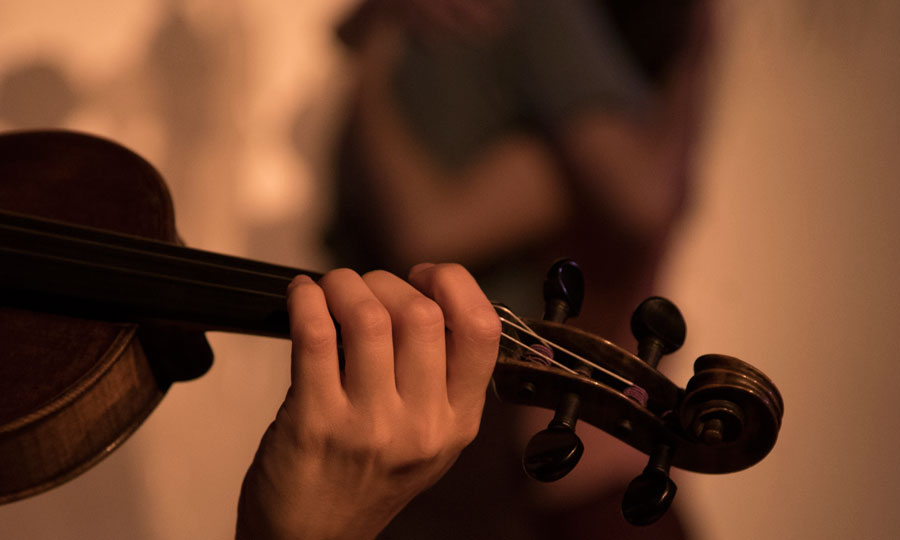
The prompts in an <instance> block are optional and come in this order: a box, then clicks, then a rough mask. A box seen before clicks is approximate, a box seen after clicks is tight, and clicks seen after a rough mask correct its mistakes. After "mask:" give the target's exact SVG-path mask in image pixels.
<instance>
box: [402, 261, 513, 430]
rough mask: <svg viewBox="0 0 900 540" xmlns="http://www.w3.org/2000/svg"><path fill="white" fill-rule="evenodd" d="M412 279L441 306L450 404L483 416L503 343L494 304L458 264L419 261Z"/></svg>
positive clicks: (411, 272) (413, 283) (411, 273)
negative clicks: (482, 411)
mask: <svg viewBox="0 0 900 540" xmlns="http://www.w3.org/2000/svg"><path fill="white" fill-rule="evenodd" d="M409 281H410V283H411V284H412V285H414V286H415V287H416V288H417V289H419V290H420V291H422V293H424V294H425V295H426V296H428V297H429V298H431V299H433V300H434V301H435V302H437V304H438V305H440V307H441V309H442V310H443V313H444V324H445V326H446V328H447V337H446V340H447V343H446V347H447V395H448V398H449V400H450V404H451V406H453V407H454V408H458V409H469V410H472V411H477V412H478V414H480V411H481V406H482V404H483V402H484V392H485V389H486V388H487V384H488V381H489V380H490V377H491V373H492V372H493V370H494V363H495V362H496V360H497V351H498V347H499V342H500V320H499V318H498V317H497V314H496V312H495V311H494V308H493V307H492V306H491V303H490V302H489V301H488V299H487V298H486V297H485V296H484V293H483V292H482V291H481V288H479V286H478V284H477V283H476V282H475V279H474V278H473V277H472V276H471V275H470V274H469V273H468V272H467V271H466V270H465V269H464V268H463V267H462V266H459V265H455V264H443V265H433V264H420V265H417V266H415V267H413V269H412V270H410V273H409Z"/></svg>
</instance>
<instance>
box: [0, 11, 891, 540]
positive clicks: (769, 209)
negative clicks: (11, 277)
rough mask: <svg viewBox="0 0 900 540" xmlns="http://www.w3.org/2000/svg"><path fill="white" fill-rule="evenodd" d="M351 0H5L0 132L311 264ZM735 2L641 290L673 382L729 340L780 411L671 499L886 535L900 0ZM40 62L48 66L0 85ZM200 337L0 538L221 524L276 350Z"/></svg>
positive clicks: (710, 531) (763, 528) (759, 523)
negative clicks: (197, 350)
mask: <svg viewBox="0 0 900 540" xmlns="http://www.w3.org/2000/svg"><path fill="white" fill-rule="evenodd" d="M350 3H352V0H346V1H342V2H338V3H333V2H332V3H326V2H321V3H311V2H291V3H289V2H275V1H273V0H266V1H259V0H256V1H253V2H249V1H247V2H212V1H208V0H193V1H184V2H174V1H173V2H168V3H166V2H155V1H151V0H141V1H130V2H113V1H110V0H81V1H79V2H66V1H62V0H2V1H0V129H6V128H11V127H17V126H20V125H23V122H34V121H41V122H43V123H53V124H56V125H65V126H68V127H72V128H77V129H83V130H87V131H91V132H95V133H100V134H104V135H107V136H109V137H111V138H113V139H115V140H118V141H120V142H123V143H125V144H126V145H128V146H130V147H132V148H133V149H135V150H137V151H138V152H139V153H141V154H143V155H144V156H146V157H147V158H149V159H150V160H151V161H152V162H154V163H155V164H157V165H158V166H159V167H160V169H161V170H162V172H163V174H164V175H165V176H166V178H167V179H168V181H169V184H170V186H171V188H172V191H173V194H174V197H175V201H176V207H177V211H178V218H179V224H180V227H181V230H182V234H183V236H184V237H185V238H186V240H187V241H188V243H190V244H191V245H195V246H199V247H204V248H207V249H214V250H220V251H226V252H231V253H236V254H241V255H247V256H252V257H258V258H263V259H268V260H273V261H277V262H283V263H288V264H294V265H299V266H307V267H313V268H326V267H327V265H328V261H327V258H326V257H325V256H324V255H323V254H322V253H320V252H319V251H318V249H317V247H316V244H315V241H316V238H317V237H318V235H319V233H320V230H321V226H322V223H323V219H324V218H325V217H326V214H327V206H328V205H327V202H328V189H327V184H323V183H321V182H319V179H321V178H324V177H326V176H327V175H325V172H326V169H325V166H324V161H323V153H322V150H323V148H324V147H325V146H326V145H327V143H328V140H329V137H330V132H329V130H328V126H329V125H332V122H331V120H332V118H333V115H334V114H336V111H337V110H338V108H337V106H338V104H339V102H340V96H341V95H342V89H343V88H345V86H346V83H347V77H346V76H345V74H344V73H343V72H342V70H341V67H342V64H341V63H340V61H339V60H340V59H339V57H338V56H337V53H336V51H335V50H334V49H333V48H332V46H331V43H330V40H329V34H328V27H329V25H330V24H331V21H333V20H334V18H335V17H336V16H337V15H338V14H339V12H340V11H341V10H342V9H343V7H344V6H346V5H348V4H350ZM743 4H745V3H738V2H728V3H725V4H723V6H722V7H723V9H722V10H721V22H722V24H721V28H720V34H721V38H722V45H723V46H722V50H721V53H720V58H719V64H720V69H719V71H718V75H717V77H716V79H715V84H714V92H713V99H712V105H713V106H712V111H711V114H710V122H709V126H708V127H709V131H708V137H707V140H706V144H705V146H704V149H703V152H702V153H701V157H702V159H701V175H700V178H699V180H698V189H697V190H696V192H695V200H694V208H693V213H692V215H691V217H690V219H689V220H688V221H687V222H686V223H685V226H684V228H683V230H682V233H681V234H680V236H679V238H678V240H677V242H676V246H675V249H673V252H672V254H671V261H670V262H671V264H670V266H669V269H668V271H667V273H666V276H665V279H664V280H663V283H662V286H661V292H663V293H664V294H666V295H668V296H670V297H672V298H674V299H676V300H677V301H678V303H679V304H680V306H681V307H682V309H683V311H684V313H685V315H686V317H687V319H688V324H689V328H690V332H689V338H688V345H687V346H686V350H685V351H684V352H683V353H679V354H677V355H676V357H675V358H671V359H669V360H668V364H667V365H666V366H665V367H664V370H666V371H667V372H668V373H669V374H670V375H671V376H672V377H673V378H675V379H676V380H677V381H679V382H681V383H683V382H685V381H686V380H687V378H688V377H689V375H690V360H691V359H692V358H694V357H696V356H697V355H699V354H702V353H704V352H723V353H729V354H733V355H736V356H739V357H742V358H744V359H745V360H747V361H749V362H751V363H753V364H755V365H757V366H758V367H760V368H761V369H763V370H764V371H765V372H766V373H768V374H769V375H771V377H772V378H773V379H774V380H775V382H776V383H777V384H778V385H779V387H780V388H781V390H782V393H783V395H784V397H785V401H786V416H785V421H784V426H783V429H782V436H781V439H780V440H779V443H778V445H777V446H776V448H775V450H774V452H773V453H772V455H771V456H770V457H769V458H767V459H766V460H765V461H764V462H763V463H762V464H760V465H758V466H757V467H754V468H752V469H750V470H748V471H745V472H742V473H738V474H735V475H729V476H722V477H700V476H696V475H686V476H683V477H682V478H683V479H682V480H681V484H680V489H679V496H680V497H681V498H682V499H683V500H686V501H689V503H690V505H689V509H690V510H691V513H692V516H693V517H694V518H696V520H697V522H698V523H699V524H700V525H699V526H700V527H701V529H702V530H703V531H705V532H706V533H707V536H706V537H707V538H711V539H735V540H741V539H746V540H750V539H756V538H777V539H781V538H821V539H835V540H837V539H845V538H867V539H889V538H895V537H897V536H898V535H900V517H897V516H898V514H897V513H896V512H894V511H893V510H894V509H893V504H892V503H893V502H894V501H896V500H898V499H900V487H898V486H900V467H898V465H897V464H896V456H897V455H900V416H898V415H897V414H896V412H895V410H894V409H896V408H897V406H898V405H900V398H898V397H897V396H898V395H900V392H898V391H897V389H895V388H894V387H893V385H894V384H895V383H897V382H900V373H898V367H897V366H898V361H897V359H896V358H895V354H894V353H895V351H897V350H898V349H900V315H898V313H897V311H898V308H897V306H898V300H900V284H898V282H897V280H896V278H895V275H897V274H898V273H900V246H898V239H897V235H898V232H900V212H898V211H897V207H898V205H900V186H898V181H897V180H898V178H897V177H898V172H897V171H898V170H900V152H898V151H897V149H896V145H897V144H898V142H900V95H898V93H900V55H898V54H897V53H896V51H897V50H900V4H896V3H894V2H890V1H888V0H885V1H875V0H867V1H863V2H855V3H852V4H851V3H850V2H845V3H842V4H841V5H830V6H819V5H818V4H819V3H818V2H813V1H807V2H795V3H791V4H785V3H781V2H774V1H770V2H767V3H764V4H762V5H755V6H753V7H748V6H745V5H743ZM833 4H834V3H833ZM39 64H40V65H45V66H52V69H51V71H55V72H56V79H52V77H50V76H48V77H49V78H48V79H47V80H48V81H50V82H48V83H45V84H44V85H43V88H44V90H43V93H41V92H38V93H35V92H30V93H28V94H27V99H25V98H23V99H22V100H20V101H12V102H10V101H8V100H9V99H12V98H14V97H15V95H14V92H12V90H10V88H13V87H14V86H15V85H14V83H15V80H16V78H15V77H14V75H15V74H16V73H19V74H20V75H21V76H22V77H26V78H27V77H29V76H30V77H32V78H33V77H34V76H35V75H34V74H35V73H39V71H36V67H35V66H37V65H39ZM47 72H48V71H47V69H45V70H44V71H43V73H47ZM53 80H56V82H55V83H54V82H53ZM10 96H12V97H10ZM10 103H12V105H10ZM66 104H67V105H66ZM213 345H214V346H215V348H216V352H217V364H216V366H215V367H214V369H213V371H212V373H210V374H209V375H208V376H206V377H204V378H203V379H202V380H200V381H196V382H193V383H190V384H188V385H182V386H179V387H176V388H175V389H173V391H172V392H171V394H170V395H169V396H168V397H167V399H166V400H165V401H164V402H163V404H162V405H161V407H160V408H159V409H158V410H157V411H156V412H155V413H154V414H153V415H152V416H151V418H150V420H149V421H148V422H147V424H146V425H145V426H144V427H143V428H142V429H141V430H140V431H139V432H138V433H137V434H136V435H135V436H134V437H133V438H132V439H131V440H130V441H129V442H128V443H127V444H125V446H124V447H123V448H122V449H121V450H120V451H118V452H117V453H115V454H114V455H113V456H112V457H111V458H109V459H108V460H106V461H105V462H104V463H102V464H101V465H100V466H98V467H96V468H95V469H94V470H92V471H90V472H89V473H87V474H85V475H84V476H82V477H80V478H78V479H77V480H75V481H73V482H71V483H69V484H67V485H66V486H63V487H62V488H59V489H57V490H54V491H52V492H49V493H47V494H45V495H41V496H39V497H35V498H33V499H30V500H26V501H23V502H19V503H15V504H11V505H7V506H4V507H0V538H9V539H18V538H23V539H51V538H73V539H80V538H84V539H88V538H134V539H181V538H184V539H188V538H227V537H229V536H230V535H231V531H232V528H233V522H234V507H235V501H236V496H237V491H238V488H239V483H240V478H241V476H242V474H243V469H244V468H245V467H246V464H247V463H248V462H249V460H250V458H251V456H252V452H253V450H254V448H255V445H256V442H257V440H258V437H259V435H260V434H261V433H262V431H263V429H264V428H265V426H266V424H267V422H268V421H269V419H270V418H271V417H272V415H273V414H274V410H275V408H276V407H277V404H278V403H279V402H280V400H281V397H282V395H283V392H284V391H285V388H286V377H287V371H286V370H287V362H286V360H287V354H288V349H287V344H286V343H283V342H278V341H274V340H263V339H253V338H244V337H237V336H221V335H220V336H214V337H213ZM588 451H590V449H588ZM0 466H2V464H0Z"/></svg>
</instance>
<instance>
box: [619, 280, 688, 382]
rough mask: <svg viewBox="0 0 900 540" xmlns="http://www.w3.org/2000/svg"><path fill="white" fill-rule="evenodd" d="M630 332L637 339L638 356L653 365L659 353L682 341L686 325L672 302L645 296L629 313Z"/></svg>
mask: <svg viewBox="0 0 900 540" xmlns="http://www.w3.org/2000/svg"><path fill="white" fill-rule="evenodd" d="M631 333H632V334H633V335H634V337H635V339H637V341H638V356H639V357H640V358H641V360H643V361H644V362H646V363H647V364H649V365H650V366H651V367H654V368H655V367H656V366H657V364H659V359H660V358H662V355H664V354H669V353H672V352H675V351H677V350H678V349H680V348H681V346H682V345H684V338H685V335H686V334H687V326H686V325H685V323H684V317H682V316H681V312H680V311H678V308H677V307H675V304H673V303H672V302H670V301H669V300H666V299H665V298H662V297H660V296H651V297H650V298H647V299H646V300H644V301H643V302H641V304H640V305H639V306H638V307H637V309H635V310H634V314H633V315H632V316H631Z"/></svg>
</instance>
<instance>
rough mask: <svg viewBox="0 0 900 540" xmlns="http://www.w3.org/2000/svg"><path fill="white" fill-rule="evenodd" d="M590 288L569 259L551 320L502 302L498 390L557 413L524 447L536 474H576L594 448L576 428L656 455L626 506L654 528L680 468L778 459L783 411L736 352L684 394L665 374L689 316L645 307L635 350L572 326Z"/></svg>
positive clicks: (555, 282)
mask: <svg viewBox="0 0 900 540" xmlns="http://www.w3.org/2000/svg"><path fill="white" fill-rule="evenodd" d="M583 291H584V281H583V278H582V276H581V272H580V270H579V269H578V265H577V264H575V263H574V262H572V261H568V260H564V261H559V262H557V263H555V264H554V265H553V267H551V269H550V271H549V272H548V274H547V278H546V279H545V283H544V299H545V302H546V308H545V314H544V316H545V318H544V320H541V321H536V320H523V319H521V318H519V317H518V316H516V315H515V314H514V313H513V312H512V311H510V310H509V309H508V308H506V307H505V306H502V305H499V304H498V305H495V307H496V309H497V312H498V314H499V316H500V319H501V321H502V322H503V339H502V340H501V347H500V357H499V359H498V362H497V366H496V368H495V370H494V378H493V387H494V390H495V391H496V393H497V394H498V396H499V397H500V399H502V400H503V401H507V402H512V403H518V404H522V405H530V406H536V407H541V408H544V409H550V410H553V411H555V415H554V417H553V420H551V422H550V424H549V425H548V427H547V429H545V430H542V431H540V432H539V433H537V434H536V435H535V436H534V437H532V439H531V440H530V441H529V443H528V445H527V446H526V448H525V452H524V456H523V466H524V469H525V471H526V473H527V474H528V475H529V476H531V477H532V478H535V479H536V480H540V481H544V482H550V481H554V480H557V479H559V478H562V477H564V476H565V475H566V474H568V473H569V472H570V471H571V470H572V469H573V468H574V467H575V465H576V464H577V462H578V460H579V458H580V457H581V455H582V453H583V451H584V446H583V444H582V442H581V440H580V438H579V437H578V436H577V435H576V434H575V425H576V423H577V422H578V420H582V421H584V422H587V423H589V424H591V425H593V426H595V427H597V428H599V429H602V430H604V431H606V432H607V433H609V434H611V435H613V436H615V437H616V438H618V439H620V440H621V441H623V442H625V443H626V444H628V445H630V446H632V447H634V448H636V449H638V450H640V451H641V452H643V453H645V454H647V455H648V456H650V459H649V462H648V464H647V466H646V467H645V468H644V470H643V472H642V473H641V474H640V475H638V477H637V478H635V479H634V480H633V481H632V482H631V483H630V484H629V486H628V488H627V490H626V492H625V496H624V498H623V501H622V513H623V515H624V516H625V518H626V519H627V520H628V521H629V522H630V523H632V524H634V525H647V524H650V523H653V522H655V521H656V520H658V519H659V518H660V517H662V516H663V515H664V514H665V512H666V510H667V509H668V508H669V506H670V505H671V503H672V500H673V499H674V496H675V492H676V490H677V487H676V486H675V483H674V482H673V481H672V480H671V478H669V469H670V468H671V467H678V468H682V469H686V470H690V471H695V472H702V473H726V472H734V471H739V470H742V469H745V468H747V467H750V466H752V465H754V464H755V463H757V462H759V461H760V460H761V459H763V458H764V457H765V456H766V455H767V454H768V453H769V451H771V449H772V447H773V446H774V445H775V441H776V439H777V436H778V431H779V429H780V427H781V418H782V416H783V411H784V404H783V402H782V399H781V395H780V394H779V392H778V389H777V388H776V387H775V385H774V384H772V382H771V381H770V380H769V379H768V378H767V377H766V376H765V375H764V374H763V373H762V372H761V371H759V370H758V369H756V368H754V367H753V366H751V365H750V364H747V363H746V362H743V361H741V360H738V359H737V358H734V357H731V356H725V355H704V356H701V357H700V358H699V359H698V360H697V361H696V363H695V364H694V372H695V373H694V376H693V377H692V378H691V379H690V381H689V382H688V384H687V387H686V388H684V389H683V388H680V387H678V386H677V385H675V384H674V383H673V382H672V381H670V380H669V379H668V378H667V377H666V376H665V375H663V374H662V373H660V372H659V371H658V370H657V369H656V366H657V365H658V363H659V361H660V358H661V357H662V356H663V355H666V354H670V353H672V352H675V351H676V350H678V349H679V348H680V347H681V346H682V345H683V344H684V340H685V336H686V325H685V322H684V318H683V317H682V315H681V313H680V311H679V310H678V308H677V307H676V306H675V305H674V304H673V303H672V302H670V301H668V300H666V299H664V298H661V297H651V298H648V299H647V300H645V301H644V302H642V303H641V304H640V305H639V306H638V307H637V309H636V310H635V312H634V314H633V315H632V318H631V328H632V333H633V334H634V336H635V338H636V339H637V340H638V351H637V353H636V354H635V353H632V352H629V351H626V350H625V349H623V348H621V347H619V346H617V345H615V344H613V343H610V342H609V341H607V340H605V339H603V338H600V337H598V336H595V335H592V334H590V333H588V332H584V331H582V330H579V329H577V328H574V327H571V326H568V325H566V324H563V323H564V322H565V320H566V319H567V318H568V316H570V315H571V316H574V315H575V314H577V313H578V311H579V309H580V304H581V298H582V295H583Z"/></svg>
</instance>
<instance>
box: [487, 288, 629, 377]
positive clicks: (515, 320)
mask: <svg viewBox="0 0 900 540" xmlns="http://www.w3.org/2000/svg"><path fill="white" fill-rule="evenodd" d="M494 309H495V310H496V311H498V312H501V313H506V314H508V315H509V316H510V317H512V320H510V319H507V318H506V317H504V316H503V315H502V314H500V321H501V322H504V323H506V324H508V325H510V326H511V327H513V328H514V329H516V330H518V331H519V332H524V333H525V334H528V335H530V336H531V337H533V338H535V339H537V340H538V341H540V342H541V343H543V344H545V345H547V346H548V347H550V348H552V349H556V350H558V351H560V352H562V353H564V354H566V355H568V356H571V357H572V358H573V359H575V360H576V361H578V362H580V363H581V364H583V365H586V366H589V367H591V368H593V369H596V370H597V371H599V372H601V373H604V374H606V375H608V376H610V377H612V378H614V379H616V380H617V381H619V382H621V383H623V384H624V385H626V386H636V385H635V383H634V382H632V381H630V380H628V379H626V378H625V377H622V376H621V375H619V374H618V373H615V372H614V371H610V370H609V369H607V368H605V367H602V366H600V365H598V364H596V363H594V362H591V361H590V360H588V359H587V358H584V357H583V356H581V355H579V354H576V353H575V352H572V351H571V350H569V349H566V348H565V347H563V346H562V345H560V344H558V343H556V342H554V341H552V340H549V339H547V338H545V337H543V336H541V335H540V334H538V333H537V332H535V331H534V330H533V329H532V328H531V327H530V326H528V324H527V323H526V322H525V321H524V320H522V318H521V317H519V316H518V315H516V314H515V313H514V312H513V311H512V310H511V309H509V308H508V307H506V306H505V305H503V304H499V303H494ZM506 337H507V339H509V340H510V341H513V342H514V343H516V344H517V345H519V346H522V347H525V348H526V349H528V350H529V352H531V353H533V354H535V355H537V356H540V357H541V358H543V359H544V360H546V361H548V362H550V363H552V364H554V365H556V366H559V367H562V368H563V369H565V370H566V371H569V372H571V373H577V372H576V371H575V370H572V369H571V368H568V367H566V366H564V365H562V364H561V363H559V361H557V360H554V359H553V358H552V357H550V356H548V355H546V354H545V353H543V352H542V351H539V350H535V349H534V348H532V347H529V346H527V345H525V344H523V343H521V341H519V340H517V339H515V338H512V337H510V336H508V335H506Z"/></svg>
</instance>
